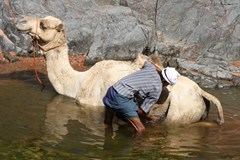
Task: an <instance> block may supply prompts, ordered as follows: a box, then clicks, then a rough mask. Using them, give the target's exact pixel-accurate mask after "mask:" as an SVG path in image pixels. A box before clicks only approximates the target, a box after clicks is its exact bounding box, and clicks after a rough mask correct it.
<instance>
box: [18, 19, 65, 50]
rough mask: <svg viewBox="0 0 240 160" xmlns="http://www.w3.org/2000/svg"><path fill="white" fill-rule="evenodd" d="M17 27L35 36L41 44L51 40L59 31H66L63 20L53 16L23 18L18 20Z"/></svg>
mask: <svg viewBox="0 0 240 160" xmlns="http://www.w3.org/2000/svg"><path fill="white" fill-rule="evenodd" d="M16 27H17V29H18V30H20V31H24V32H25V33H27V34H29V35H31V36H32V37H34V38H35V39H36V40H37V41H38V43H39V44H40V45H45V44H47V43H49V42H51V41H52V40H54V38H55V36H56V35H57V33H59V32H64V27H63V23H62V21H61V20H59V19H58V18H55V17H52V16H47V17H45V18H33V17H28V18H23V19H20V20H19V21H18V23H17V26H16Z"/></svg>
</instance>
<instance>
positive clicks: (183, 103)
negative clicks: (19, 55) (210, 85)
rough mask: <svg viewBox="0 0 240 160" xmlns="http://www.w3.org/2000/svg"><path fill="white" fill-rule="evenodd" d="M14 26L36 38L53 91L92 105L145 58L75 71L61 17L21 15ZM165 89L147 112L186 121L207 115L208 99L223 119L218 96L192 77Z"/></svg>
mask: <svg viewBox="0 0 240 160" xmlns="http://www.w3.org/2000/svg"><path fill="white" fill-rule="evenodd" d="M17 28H18V30H20V31H25V32H26V33H27V34H29V35H31V36H32V37H34V38H35V39H36V40H37V42H38V45H39V47H40V49H41V50H42V51H43V53H44V55H45V57H46V66H47V72H48V77H49V80H50V82H51V83H52V85H53V87H54V88H55V89H56V91H57V92H58V93H59V94H62V95H65V96H68V97H72V98H75V99H77V101H78V103H80V104H83V105H89V107H92V108H94V107H99V106H103V103H102V98H103V96H104V95H105V93H106V91H107V89H108V87H110V86H111V85H112V84H114V83H115V82H116V81H118V80H119V79H121V78H122V77H124V76H126V75H129V74H131V73H133V72H135V71H137V70H139V69H140V68H141V67H142V66H143V63H144V61H145V60H144V59H142V58H141V57H138V58H137V59H136V60H135V62H133V63H132V62H125V61H113V60H103V61H101V62H98V63H96V64H95V65H94V66H92V67H91V68H90V69H89V70H87V71H85V72H78V71H75V70H74V69H73V68H72V67H71V65H70V63H69V59H68V46H67V39H66V35H65V32H64V26H63V23H62V21H61V20H59V19H58V18H55V17H52V16H47V17H45V18H30V17H29V18H23V19H21V20H19V22H18V24H17ZM168 89H169V90H170V94H169V97H168V99H167V101H166V102H165V103H164V104H163V105H155V106H154V107H153V109H152V110H151V111H150V113H149V114H151V115H155V116H158V117H159V118H160V117H161V116H163V115H165V117H166V118H165V122H169V123H184V124H188V123H192V122H197V121H199V120H200V119H201V118H206V116H207V113H208V110H209V101H210V102H213V103H214V104H215V105H216V107H217V111H218V122H219V124H222V123H224V117H223V109H222V106H221V103H220V102H219V100H218V99H217V98H216V97H214V96H213V95H211V94H209V93H207V92H205V91H204V90H202V89H201V88H200V87H199V86H198V85H197V84H196V83H195V82H193V81H192V80H190V79H188V78H187V77H184V76H180V77H179V78H178V81H177V83H176V84H175V85H174V86H168ZM206 111H207V112H206Z"/></svg>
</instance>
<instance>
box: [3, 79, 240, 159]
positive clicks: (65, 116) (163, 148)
mask: <svg viewBox="0 0 240 160" xmlns="http://www.w3.org/2000/svg"><path fill="white" fill-rule="evenodd" d="M208 91H209V92H210V93H212V94H213V95H215V96H216V97H218V98H220V100H221V102H222V105H223V106H224V115H225V124H224V125H223V126H218V125H215V123H213V122H214V120H215V119H216V110H215V109H214V107H213V106H212V107H211V110H210V118H209V120H208V121H209V122H210V123H207V124H199V125H187V126H170V125H164V124H161V123H157V124H154V125H151V124H147V132H145V133H144V134H143V135H142V136H141V137H137V138H136V137H135V138H134V137H133V133H134V132H133V130H132V128H131V127H130V126H129V127H126V126H124V127H119V128H117V129H116V131H115V132H114V134H113V135H106V136H105V131H104V129H103V124H102V122H103V113H100V112H101V111H100V110H101V109H100V110H99V111H97V112H96V111H93V110H89V109H88V108H87V107H84V106H78V105H76V104H75V101H74V100H73V99H71V98H67V97H63V96H59V95H57V94H56V92H55V91H54V90H53V88H52V87H51V85H50V84H47V87H46V88H45V89H44V90H43V91H41V86H39V85H38V84H37V82H35V83H34V81H26V80H0V159H6V160H8V159H9V160H14V159H17V160H25V159H26V160H31V159H33V160H38V159H39V160H40V159H41V160H60V159H61V160H65V159H66V160H77V159H141V160H142V159H161V158H165V159H240V89H239V88H231V89H214V90H208ZM106 134H107V132H106Z"/></svg>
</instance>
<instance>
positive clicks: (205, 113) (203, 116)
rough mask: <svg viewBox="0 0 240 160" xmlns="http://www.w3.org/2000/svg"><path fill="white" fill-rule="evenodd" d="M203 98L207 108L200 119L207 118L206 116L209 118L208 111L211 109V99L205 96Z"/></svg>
mask: <svg viewBox="0 0 240 160" xmlns="http://www.w3.org/2000/svg"><path fill="white" fill-rule="evenodd" d="M203 100H204V103H205V105H206V109H205V111H204V113H203V115H202V117H201V119H200V120H205V119H206V118H208V113H209V110H210V101H209V100H207V99H206V98H204V97H203Z"/></svg>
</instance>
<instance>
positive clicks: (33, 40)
mask: <svg viewBox="0 0 240 160" xmlns="http://www.w3.org/2000/svg"><path fill="white" fill-rule="evenodd" d="M36 20H37V23H36V31H35V34H37V33H38V32H37V29H38V18H36ZM32 46H33V66H34V72H35V75H36V78H37V80H38V82H39V83H40V84H41V85H42V90H43V89H44V87H45V85H44V84H43V83H42V81H41V79H40V78H39V76H38V72H37V65H36V53H37V52H36V46H38V42H37V40H36V39H34V37H32Z"/></svg>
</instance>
